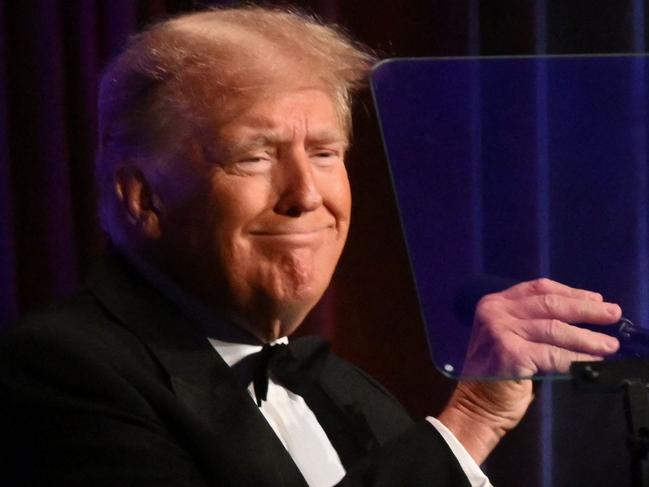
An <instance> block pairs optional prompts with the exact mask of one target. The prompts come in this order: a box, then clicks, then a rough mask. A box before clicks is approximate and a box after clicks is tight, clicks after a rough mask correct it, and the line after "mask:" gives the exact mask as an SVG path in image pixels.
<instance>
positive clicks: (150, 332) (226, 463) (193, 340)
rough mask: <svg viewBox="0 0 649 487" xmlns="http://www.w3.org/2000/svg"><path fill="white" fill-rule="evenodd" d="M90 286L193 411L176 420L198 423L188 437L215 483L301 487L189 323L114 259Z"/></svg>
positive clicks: (246, 398) (283, 452) (264, 428)
mask: <svg viewBox="0 0 649 487" xmlns="http://www.w3.org/2000/svg"><path fill="white" fill-rule="evenodd" d="M88 285H89V288H90V290H91V292H92V293H93V294H94V295H95V297H96V298H97V299H98V300H99V301H101V303H102V304H103V305H104V306H105V307H106V308H107V309H108V310H109V311H110V312H111V313H112V314H113V315H114V316H115V317H116V318H117V319H118V320H119V321H120V322H121V323H122V324H123V325H124V326H125V327H127V328H128V329H129V330H130V331H131V332H133V333H134V334H135V335H136V336H137V337H138V338H139V339H140V340H141V341H142V342H143V343H144V344H145V346H146V347H147V348H148V349H149V350H150V352H151V354H152V355H153V356H154V357H155V358H156V359H157V361H158V362H159V364H160V365H161V367H162V368H163V369H164V371H165V372H166V374H167V375H168V380H169V383H170V386H171V389H172V391H173V393H174V394H175V396H176V397H177V398H178V400H179V401H180V402H181V403H182V404H183V405H184V407H183V409H186V410H187V413H188V414H190V415H192V416H194V418H191V420H189V421H185V420H187V419H188V418H183V421H182V423H183V424H192V422H195V423H196V424H197V426H198V427H197V428H196V430H201V429H204V431H197V435H195V438H194V439H195V440H196V442H198V443H199V444H200V448H198V450H199V452H198V455H197V456H200V457H202V458H203V459H204V461H206V462H209V465H203V470H204V471H208V472H211V474H212V476H213V477H214V479H215V481H216V480H218V481H221V482H222V481H223V479H224V476H225V477H226V478H230V479H231V480H234V481H235V483H236V485H255V486H256V485H259V486H263V485H286V486H306V482H305V481H304V478H303V477H302V475H301V473H300V472H299V470H298V468H297V467H296V465H295V463H294V462H293V461H292V459H291V457H290V455H289V454H288V452H287V451H286V450H285V448H284V447H283V445H282V443H281V442H280V440H279V439H278V438H277V436H276V435H275V433H274V432H273V430H272V428H271V427H270V426H269V425H268V423H267V421H266V420H265V419H264V417H263V415H262V414H261V413H260V412H259V410H258V409H257V407H256V406H255V404H254V402H253V401H252V400H251V398H250V396H249V395H248V393H247V392H246V391H245V390H243V388H242V387H241V386H240V385H238V384H237V383H236V381H235V378H234V376H233V374H232V372H231V370H230V368H229V367H228V365H227V364H226V363H225V362H224V361H223V360H222V359H221V357H220V356H219V355H218V353H216V351H215V350H214V349H213V348H212V347H211V345H210V344H209V342H208V341H207V338H206V337H205V336H204V335H203V334H201V333H200V331H199V330H198V329H197V327H196V325H195V324H193V323H192V322H191V321H190V320H188V319H187V318H186V317H185V316H184V315H182V314H181V312H180V311H179V310H178V309H176V307H174V306H173V304H172V303H170V302H169V301H167V300H166V299H165V298H164V297H163V296H162V295H160V294H159V293H158V292H157V291H156V290H154V289H153V288H152V287H151V286H150V285H149V284H148V283H147V282H146V281H145V280H144V279H143V278H142V277H141V276H139V275H137V274H136V273H135V272H134V271H133V270H132V269H130V268H129V267H128V266H127V265H126V264H125V263H124V262H123V261H122V260H121V259H120V258H118V257H113V258H110V259H107V260H105V261H104V262H102V263H101V264H100V266H99V267H98V268H97V269H96V270H95V272H93V273H92V274H91V276H90V278H89V279H88ZM190 411H191V413H190ZM177 426H178V425H171V426H170V429H172V430H173V429H174V428H175V427H177ZM190 429H191V428H190ZM186 433H187V432H183V434H186ZM199 437H200V440H199V439H198V438H199ZM193 446H194V447H196V445H193Z"/></svg>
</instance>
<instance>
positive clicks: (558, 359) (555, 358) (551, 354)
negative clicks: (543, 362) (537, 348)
mask: <svg viewBox="0 0 649 487" xmlns="http://www.w3.org/2000/svg"><path fill="white" fill-rule="evenodd" d="M547 362H548V365H549V367H550V371H553V370H555V371H561V370H562V369H563V362H564V360H563V353H562V350H561V349H560V348H558V347H548V348H547Z"/></svg>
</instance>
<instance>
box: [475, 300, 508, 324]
mask: <svg viewBox="0 0 649 487" xmlns="http://www.w3.org/2000/svg"><path fill="white" fill-rule="evenodd" d="M502 308H503V304H502V302H501V300H500V299H498V296H497V295H495V294H487V295H486V296H483V297H482V298H480V301H478V305H477V306H476V316H477V317H478V318H479V319H484V320H488V319H489V318H491V317H492V316H493V315H496V314H498V313H499V312H500V311H502Z"/></svg>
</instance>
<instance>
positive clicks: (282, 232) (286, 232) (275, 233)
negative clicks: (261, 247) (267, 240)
mask: <svg viewBox="0 0 649 487" xmlns="http://www.w3.org/2000/svg"><path fill="white" fill-rule="evenodd" d="M334 226H335V225H334V224H331V225H325V226H321V227H319V228H277V229H272V230H252V231H251V232H250V233H251V234H252V235H258V236H264V237H290V236H293V235H295V236H300V235H304V236H308V235H315V234H318V233H321V232H324V231H326V230H331V229H333V228H334Z"/></svg>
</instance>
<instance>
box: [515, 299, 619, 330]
mask: <svg viewBox="0 0 649 487" xmlns="http://www.w3.org/2000/svg"><path fill="white" fill-rule="evenodd" d="M507 310H508V311H509V313H511V314H512V315H513V316H515V317H517V318H520V319H527V318H534V319H536V318H547V319H557V320H561V321H565V322H567V323H591V324H594V325H608V324H611V323H615V322H616V321H618V320H619V319H620V317H621V316H622V310H621V309H620V307H619V306H618V305H617V304H615V303H607V302H598V301H590V300H586V299H579V298H572V297H567V296H562V295H558V294H543V295H538V296H529V297H526V298H522V299H519V300H517V301H515V302H511V303H510V304H509V305H508V306H507Z"/></svg>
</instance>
